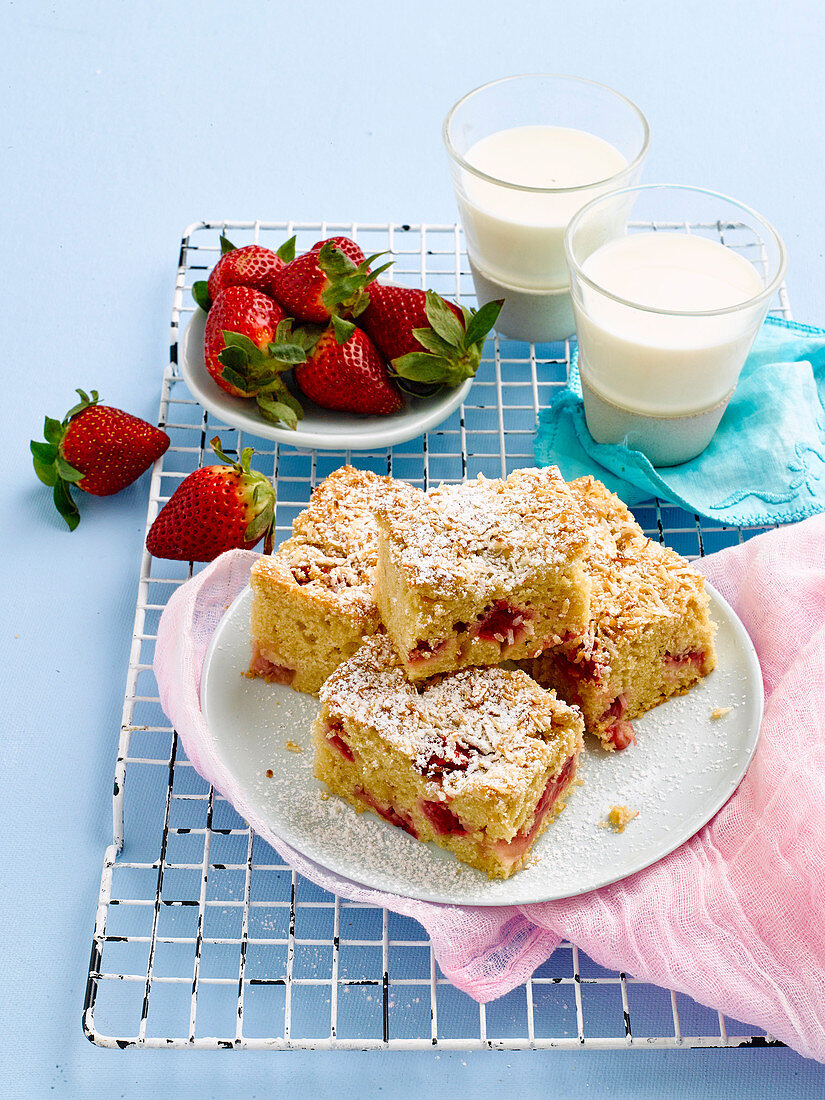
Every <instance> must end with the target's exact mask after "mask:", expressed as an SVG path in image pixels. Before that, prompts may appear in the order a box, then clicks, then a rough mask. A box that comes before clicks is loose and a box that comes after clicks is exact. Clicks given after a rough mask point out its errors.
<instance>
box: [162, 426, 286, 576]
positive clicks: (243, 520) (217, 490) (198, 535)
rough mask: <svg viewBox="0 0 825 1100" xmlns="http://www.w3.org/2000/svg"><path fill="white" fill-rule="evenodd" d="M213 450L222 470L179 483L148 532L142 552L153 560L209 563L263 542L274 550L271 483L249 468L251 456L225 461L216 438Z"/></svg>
mask: <svg viewBox="0 0 825 1100" xmlns="http://www.w3.org/2000/svg"><path fill="white" fill-rule="evenodd" d="M212 449H213V450H214V452H215V454H216V455H217V456H218V458H220V459H221V461H222V462H225V463H228V465H225V466H203V467H202V468H201V469H200V470H195V472H194V473H193V474H190V475H189V476H188V477H187V478H186V479H185V480H184V481H182V482H181V483H180V485H179V486H178V487H177V489H176V490H175V491H174V493H173V494H172V496H171V497H170V498H169V500H168V501H167V502H166V504H164V506H163V508H162V509H161V510H160V512H159V513H158V516H157V519H156V520H155V522H154V523H153V524H152V526H151V527H150V529H149V534H148V535H147V537H146V548H147V550H148V551H149V553H150V554H152V555H153V556H154V557H156V558H171V559H172V560H174V561H212V560H213V559H214V558H216V557H217V556H218V554H222V553H223V552H224V551H225V550H232V549H234V548H236V547H239V548H241V549H244V550H251V549H252V547H253V546H254V545H255V544H256V543H257V542H259V541H260V540H261V538H264V537H265V538H266V542H265V543H264V551H265V553H269V552H270V550H271V549H272V528H273V524H274V522H275V490H274V488H273V487H272V483H271V481H270V480H269V478H267V477H264V475H263V474H259V473H258V472H257V471H255V470H252V469H250V466H249V462H250V459H251V457H252V454H253V451H252V448H251V447H246V448H245V449H244V451H243V453H242V454H241V459H240V462H233V461H232V460H231V459H229V458H227V457H226V455H225V454H224V453H223V450H222V449H221V441H220V438H219V437H218V436H215V438H214V439H213V440H212Z"/></svg>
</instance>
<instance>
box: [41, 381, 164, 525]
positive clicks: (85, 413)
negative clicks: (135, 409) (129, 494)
mask: <svg viewBox="0 0 825 1100" xmlns="http://www.w3.org/2000/svg"><path fill="white" fill-rule="evenodd" d="M77 394H78V397H79V398H80V401H79V402H78V403H77V404H76V405H75V406H74V407H73V408H71V409H69V411H68V412H67V413H66V415H65V416H64V417H63V420H62V421H61V420H55V419H54V418H52V417H50V416H47V417H46V419H45V423H44V425H43V434H44V435H45V437H46V441H45V442H38V441H36V440H32V441H31V444H30V446H31V452H32V458H33V461H34V469H35V472H36V474H37V476H38V477H39V478H40V480H41V481H42V482H43V483H44V484H45V485H48V486H49V487H50V488H51V489H52V490H53V494H54V503H55V507H56V508H57V510H58V512H59V513H60V515H61V516H63V518H64V520H65V521H66V523H67V525H68V527H69V530H70V531H74V529H75V528H76V527H77V525H78V523H80V512H79V510H78V507H77V504H76V503H75V501H74V499H73V497H72V494H71V486H72V485H75V486H76V487H77V488H78V489H82V490H83V491H84V492H85V493H92V494H93V495H94V496H111V495H112V494H113V493H119V492H120V490H121V489H125V488H126V486H127V485H131V484H132V482H133V481H135V480H136V479H137V478H139V477H140V475H141V474H142V473H144V471H146V470H148V469H149V467H150V466H151V465H152V463H153V462H154V461H155V460H156V459H158V458H160V456H161V455H162V454H164V452H165V451H166V448H167V447H168V446H169V436H168V435H167V434H166V433H165V432H162V431H161V430H160V428H156V427H155V426H154V425H153V424H149V423H147V421H145V420H141V419H140V418H139V417H137V416H132V415H131V414H130V413H126V412H123V411H122V410H121V409H115V408H112V407H111V406H109V405H100V404H98V401H99V396H98V392H97V390H92V393H91V396H89V395H88V394H87V393H85V392H84V391H83V390H78V391H77Z"/></svg>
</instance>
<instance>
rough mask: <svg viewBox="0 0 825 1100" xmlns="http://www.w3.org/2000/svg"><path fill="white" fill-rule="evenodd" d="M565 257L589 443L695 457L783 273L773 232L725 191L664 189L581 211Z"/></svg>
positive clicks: (653, 455)
mask: <svg viewBox="0 0 825 1100" xmlns="http://www.w3.org/2000/svg"><path fill="white" fill-rule="evenodd" d="M631 215H632V218H633V220H632V221H630V218H631ZM565 250H566V256H567V263H568V266H569V268H570V278H571V292H572V297H573V309H574V313H575V324H576V334H577V337H578V342H579V373H580V375H581V382H582V392H583V395H584V403H585V415H586V418H587V426H588V428H589V430H590V433H591V435H592V436H593V438H594V439H595V440H596V441H597V442H599V443H620V442H626V443H627V444H628V445H630V446H632V447H634V448H636V449H637V450H641V451H643V452H644V453H645V454H646V455H647V457H648V458H649V459H650V461H651V462H652V463H653V464H654V465H675V464H676V463H679V462H685V461H687V460H688V459H690V458H693V457H695V456H696V455H697V454H699V453H700V452H701V451H702V450H704V448H705V447H706V446H707V445H708V443H709V442H710V440H711V438H712V437H713V433H714V432H715V431H716V427H717V425H718V424H719V421H720V420H721V418H722V415H723V413H724V411H725V408H726V407H727V404H728V402H729V400H730V398H731V396H732V394H733V391H734V389H735V387H736V383H737V380H738V378H739V373H740V371H741V369H742V366H743V364H744V362H745V359H746V358H747V356H748V353H749V351H750V349H751V345H752V344H753V340H754V338H755V336H756V333H757V332H758V330H759V328H760V326H761V324H762V322H763V321H764V319H765V314H766V313H767V311H768V306H769V304H770V299H771V297H772V296H773V294H774V293H775V291H776V290H777V288H778V286H779V284H780V283H781V281H782V279H783V277H784V274H785V269H786V266H787V258H786V252H785V246H784V244H783V243H782V240H781V238H780V237H779V234H778V233H777V232H776V230H775V229H774V228H773V227H772V226H771V225H770V224H769V223H768V222H767V221H766V220H765V219H764V218H763V217H761V215H759V214H757V213H756V212H755V211H754V210H751V209H750V208H749V207H747V206H744V205H743V204H742V203H740V202H737V201H736V200H734V199H731V198H728V197H727V196H725V195H720V194H717V193H716V192H714V191H707V190H704V189H702V188H697V187H683V186H677V185H671V184H667V185H666V184H662V185H649V186H643V187H632V188H626V189H623V190H621V191H617V192H614V193H612V194H608V195H603V196H600V197H599V198H596V199H594V200H593V201H592V202H590V203H588V205H587V206H585V207H583V208H582V209H581V210H580V211H579V212H578V213H577V214H576V215H575V217H574V218H573V219H572V220H571V222H570V225H569V226H568V229H567V233H566V236H565Z"/></svg>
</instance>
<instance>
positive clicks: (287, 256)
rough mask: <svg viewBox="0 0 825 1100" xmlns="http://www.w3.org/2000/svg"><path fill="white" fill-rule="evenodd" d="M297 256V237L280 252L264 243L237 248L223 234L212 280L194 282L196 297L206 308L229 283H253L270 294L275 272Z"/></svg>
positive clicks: (205, 309) (203, 307) (205, 308)
mask: <svg viewBox="0 0 825 1100" xmlns="http://www.w3.org/2000/svg"><path fill="white" fill-rule="evenodd" d="M294 257H295V238H294V237H291V238H290V239H289V240H288V241H286V242H285V243H284V244H282V245H281V247H280V248H279V249H278V251H277V252H273V251H272V249H271V248H264V247H263V245H260V244H248V245H244V247H243V248H236V247H235V246H234V245H233V244H232V242H231V241H228V240H227V239H226V237H221V258H220V259H219V260H218V262H217V263H216V264H215V266H214V268H213V269H212V273H211V274H210V276H209V280H208V282H204V280H203V279H199V280H198V281H197V282H196V283H194V284H193V286H192V297H193V298H194V299H195V301H196V302H197V303H198V305H199V306H200V307H201V309H203V310H204V311H208V310H209V308H210V306H211V305H212V302H214V301H215V299H216V298H217V297H218V295H219V294H220V293H221V291H222V290H226V288H227V287H228V286H250V287H252V288H253V289H254V290H260V291H261V293H262V294H269V293H270V287H271V284H272V278H273V276H274V274H275V272H276V271H277V270H278V269H279V268H281V267H283V266H284V264H286V263H289V261H290V260H292V259H294Z"/></svg>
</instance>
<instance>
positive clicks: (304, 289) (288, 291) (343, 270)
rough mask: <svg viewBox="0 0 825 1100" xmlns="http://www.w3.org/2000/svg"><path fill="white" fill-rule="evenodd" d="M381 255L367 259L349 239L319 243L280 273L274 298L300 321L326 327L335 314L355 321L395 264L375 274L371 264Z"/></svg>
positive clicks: (274, 288)
mask: <svg viewBox="0 0 825 1100" xmlns="http://www.w3.org/2000/svg"><path fill="white" fill-rule="evenodd" d="M356 250H357V251H356ZM380 255H381V253H380V252H376V253H375V254H374V255H372V256H368V257H365V256H364V253H363V252H362V251H361V249H360V248H359V247H358V245H357V244H356V243H355V242H354V241H350V240H349V238H347V237H343V238H342V237H332V238H330V239H329V240H327V241H318V242H317V243H316V244H315V245H314V246H313V248H312V249H311V250H310V251H309V252H305V253H304V255H303V256H298V257H297V258H296V259H294V260H293V261H292V262H291V263H288V264H286V265H285V266H284V267H282V268H280V269H279V270H278V271H277V272H276V274H275V277H274V279H273V281H272V294H273V296H274V297H275V299H276V301H278V302H279V303H280V304H281V305H282V306H283V307H284V309H285V310H286V311H287V312H288V313H289V315H290V316H291V317H295V318H296V319H297V320H299V321H309V322H312V323H315V324H326V323H327V322H328V321H329V319H330V317H332V315H333V314H335V315H337V316H339V317H350V318H355V317H357V316H358V315H359V314H360V313H361V312H363V310H364V309H365V308H366V305H367V302H368V300H369V299H368V297H367V294H366V288H367V287H368V286H369V285H370V284H371V283H373V282H374V281H375V279H377V278H378V276H379V275H380V274H381V272H382V271H386V270H387V268H388V267H389V266H390V264H391V262H392V261H390V262H388V263H386V264H383V265H382V266H381V267H379V268H377V269H376V270H375V271H371V270H370V264H371V263H373V261H374V260H376V259H377V258H378V257H379V256H380ZM359 256H360V257H361V259H360V260H359V259H358V257H359Z"/></svg>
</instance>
